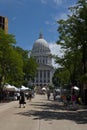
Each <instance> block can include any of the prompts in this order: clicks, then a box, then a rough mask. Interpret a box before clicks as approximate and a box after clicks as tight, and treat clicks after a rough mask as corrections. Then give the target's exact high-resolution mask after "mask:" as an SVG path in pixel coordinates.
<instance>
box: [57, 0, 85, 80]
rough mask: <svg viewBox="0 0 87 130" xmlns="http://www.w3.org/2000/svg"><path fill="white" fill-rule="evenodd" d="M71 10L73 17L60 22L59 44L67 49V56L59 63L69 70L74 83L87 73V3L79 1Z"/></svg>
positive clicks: (58, 60)
mask: <svg viewBox="0 0 87 130" xmlns="http://www.w3.org/2000/svg"><path fill="white" fill-rule="evenodd" d="M69 9H70V11H71V15H68V18H67V20H59V21H58V24H59V28H58V31H59V33H60V36H59V40H58V42H57V44H60V45H61V46H62V48H64V49H65V54H64V57H63V58H58V59H57V63H60V64H61V67H63V68H67V69H68V70H69V73H70V79H71V80H72V81H74V80H76V79H77V80H79V79H80V76H81V75H82V73H87V65H86V62H87V37H86V35H87V13H86V12H87V1H86V0H78V2H77V3H76V5H75V6H74V7H71V8H69ZM64 70H65V69H64Z"/></svg>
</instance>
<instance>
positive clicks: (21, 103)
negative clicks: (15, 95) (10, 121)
mask: <svg viewBox="0 0 87 130" xmlns="http://www.w3.org/2000/svg"><path fill="white" fill-rule="evenodd" d="M25 104H26V102H25V94H24V92H23V91H20V99H19V105H20V106H19V107H20V108H21V105H23V107H24V108H25Z"/></svg>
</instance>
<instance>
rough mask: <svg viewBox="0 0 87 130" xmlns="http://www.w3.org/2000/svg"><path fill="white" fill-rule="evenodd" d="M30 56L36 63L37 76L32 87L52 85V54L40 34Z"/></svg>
mask: <svg viewBox="0 0 87 130" xmlns="http://www.w3.org/2000/svg"><path fill="white" fill-rule="evenodd" d="M30 56H31V57H34V58H35V59H36V62H37V63H38V68H37V74H36V77H35V79H34V81H33V82H32V85H34V86H40V87H43V86H44V87H47V86H49V85H52V77H53V74H54V67H53V66H52V54H51V50H50V48H49V45H48V43H47V41H46V40H45V39H44V38H43V36H42V34H40V36H39V38H38V39H37V40H36V41H35V43H34V45H33V48H32V51H31V55H30Z"/></svg>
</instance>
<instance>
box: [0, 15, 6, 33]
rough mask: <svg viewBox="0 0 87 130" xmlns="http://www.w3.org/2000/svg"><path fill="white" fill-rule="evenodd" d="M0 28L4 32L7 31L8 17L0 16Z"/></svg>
mask: <svg viewBox="0 0 87 130" xmlns="http://www.w3.org/2000/svg"><path fill="white" fill-rule="evenodd" d="M0 28H2V29H3V30H4V31H5V33H8V18H7V17H4V16H0Z"/></svg>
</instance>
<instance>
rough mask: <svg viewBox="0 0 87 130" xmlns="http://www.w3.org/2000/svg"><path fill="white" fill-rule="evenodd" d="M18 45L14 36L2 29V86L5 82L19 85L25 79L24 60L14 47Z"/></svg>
mask: <svg viewBox="0 0 87 130" xmlns="http://www.w3.org/2000/svg"><path fill="white" fill-rule="evenodd" d="M15 43H16V40H15V37H14V35H11V34H5V33H4V31H3V30H1V29H0V72H1V75H0V76H1V86H2V87H3V84H4V83H5V82H9V83H11V84H13V85H17V86H18V85H19V82H20V81H22V79H23V60H22V57H21V55H20V54H18V53H17V52H16V51H15V50H14V47H13V45H14V44H15Z"/></svg>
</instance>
